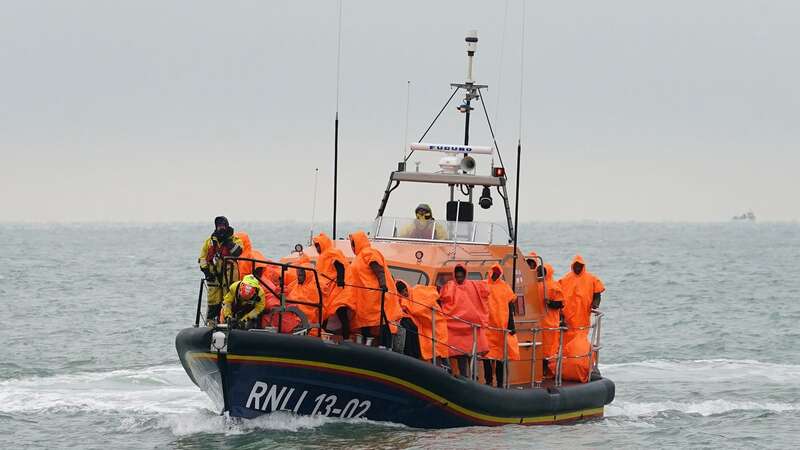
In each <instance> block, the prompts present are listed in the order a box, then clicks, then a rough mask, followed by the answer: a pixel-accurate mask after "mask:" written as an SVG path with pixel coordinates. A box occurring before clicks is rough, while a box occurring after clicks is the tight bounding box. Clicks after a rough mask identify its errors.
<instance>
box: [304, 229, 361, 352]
mask: <svg viewBox="0 0 800 450" xmlns="http://www.w3.org/2000/svg"><path fill="white" fill-rule="evenodd" d="M313 242H314V248H315V249H316V250H317V255H318V256H317V273H318V274H319V284H320V287H321V288H322V301H323V304H324V311H323V317H324V319H323V320H328V324H327V329H328V330H329V331H333V332H337V331H338V332H340V333H341V335H342V337H343V338H345V339H347V338H348V337H349V336H350V319H351V318H352V317H353V315H354V314H355V309H356V308H355V305H354V304H352V303H347V302H346V300H347V299H348V298H347V296H344V295H340V294H342V292H343V291H344V286H345V275H346V274H347V270H348V269H349V267H350V262H348V261H347V258H346V257H345V256H344V253H343V252H342V251H341V250H339V249H338V248H336V246H335V245H334V244H333V241H332V240H331V238H329V237H328V235H327V234H325V233H320V234H318V235H317V236H315V237H314V239H313ZM332 316H333V317H332ZM334 317H335V318H334Z"/></svg>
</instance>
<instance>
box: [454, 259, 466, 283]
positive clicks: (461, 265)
mask: <svg viewBox="0 0 800 450" xmlns="http://www.w3.org/2000/svg"><path fill="white" fill-rule="evenodd" d="M459 267H461V268H462V269H464V273H466V274H467V275H469V272H468V271H467V267H466V266H465V265H463V264H461V263H458V264H456V265H455V267H453V281H455V279H456V269H458V268H459ZM466 280H467V277H464V281H466Z"/></svg>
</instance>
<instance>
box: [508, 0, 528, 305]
mask: <svg viewBox="0 0 800 450" xmlns="http://www.w3.org/2000/svg"><path fill="white" fill-rule="evenodd" d="M520 39H521V41H520V51H519V72H520V73H519V138H518V139H517V179H516V180H514V182H515V183H516V185H517V186H516V191H517V192H516V193H515V194H514V262H513V268H512V272H513V274H514V275H513V276H512V277H511V290H512V291H514V293H515V294H516V292H517V255H518V250H517V238H518V235H519V169H520V161H521V160H522V111H523V109H522V105H523V104H524V99H523V96H522V94H523V88H524V87H525V1H524V0H523V2H522V36H521V38H520Z"/></svg>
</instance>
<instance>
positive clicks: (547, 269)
mask: <svg viewBox="0 0 800 450" xmlns="http://www.w3.org/2000/svg"><path fill="white" fill-rule="evenodd" d="M543 270H544V283H540V284H539V298H540V299H542V302H543V303H544V304H543V305H542V311H543V312H544V314H543V315H542V320H541V326H542V328H558V327H560V326H561V323H562V321H563V315H562V313H561V310H562V309H563V308H564V295H563V294H562V293H561V283H559V282H558V281H556V280H554V279H553V275H554V274H553V266H551V265H550V264H548V263H545V265H544V268H543ZM559 334H560V332H559V331H558V330H543V331H542V354H543V355H544V357H545V358H548V359H547V360H548V361H552V360H551V359H550V358H553V360H554V357H555V356H556V355H557V354H558V342H559ZM564 343H565V344H566V343H567V341H566V340H565V341H564ZM545 367H546V368H548V370H549V367H550V366H549V365H545ZM553 367H555V366H553ZM554 373H555V371H551V374H550V375H552V374H554Z"/></svg>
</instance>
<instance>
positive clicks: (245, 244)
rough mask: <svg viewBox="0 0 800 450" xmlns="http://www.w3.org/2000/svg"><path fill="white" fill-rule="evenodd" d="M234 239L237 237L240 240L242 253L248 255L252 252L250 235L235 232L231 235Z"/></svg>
mask: <svg viewBox="0 0 800 450" xmlns="http://www.w3.org/2000/svg"><path fill="white" fill-rule="evenodd" d="M233 235H234V236H235V237H238V238H239V239H241V240H242V250H243V251H242V253H243V254H249V253H250V252H252V251H253V244H252V243H251V242H250V235H249V234H247V233H245V232H244V231H237V232H236V233H233Z"/></svg>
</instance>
